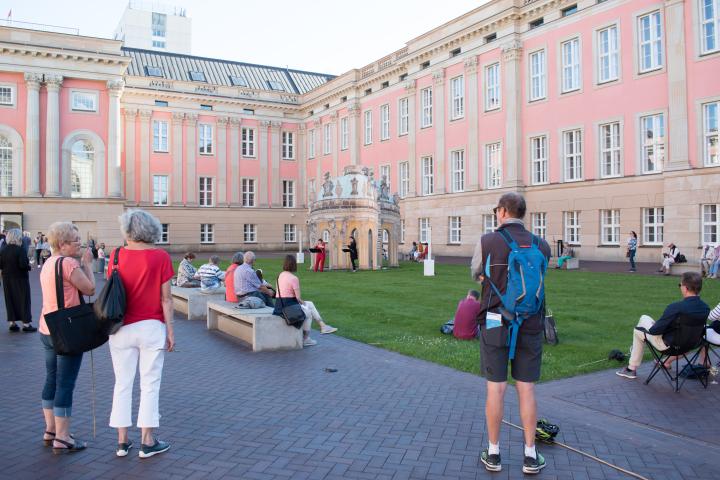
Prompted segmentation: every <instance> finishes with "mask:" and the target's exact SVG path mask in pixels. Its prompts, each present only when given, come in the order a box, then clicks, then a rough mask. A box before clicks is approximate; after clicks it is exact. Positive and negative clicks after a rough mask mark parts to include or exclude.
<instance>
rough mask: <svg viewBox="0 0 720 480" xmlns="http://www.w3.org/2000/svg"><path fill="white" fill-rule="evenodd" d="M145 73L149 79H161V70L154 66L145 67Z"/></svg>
mask: <svg viewBox="0 0 720 480" xmlns="http://www.w3.org/2000/svg"><path fill="white" fill-rule="evenodd" d="M145 71H146V72H147V74H148V76H149V77H162V76H163V69H162V68H160V67H156V66H154V65H145Z"/></svg>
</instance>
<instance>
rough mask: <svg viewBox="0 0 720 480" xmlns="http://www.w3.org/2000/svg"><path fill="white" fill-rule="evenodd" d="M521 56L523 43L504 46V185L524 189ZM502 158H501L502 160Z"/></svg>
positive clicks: (513, 42) (512, 42)
mask: <svg viewBox="0 0 720 480" xmlns="http://www.w3.org/2000/svg"><path fill="white" fill-rule="evenodd" d="M521 57H522V43H521V42H520V40H512V41H511V42H508V43H506V44H505V45H503V46H502V60H503V61H502V63H503V65H502V66H503V69H502V71H501V72H500V75H501V76H502V78H503V80H504V81H503V84H504V86H505V89H504V90H505V91H504V92H503V97H502V101H503V102H504V103H505V112H506V117H505V118H506V119H505V142H504V147H505V158H504V160H505V161H504V163H505V166H506V167H507V168H504V169H503V171H504V172H505V173H504V175H503V177H504V182H503V186H505V187H510V188H517V187H520V186H522V183H523V181H522V148H521V146H522V144H523V143H522V129H521V125H520V108H521V99H522V96H521V93H520V85H521V83H522V82H521V77H520V60H521ZM501 158H502V157H501Z"/></svg>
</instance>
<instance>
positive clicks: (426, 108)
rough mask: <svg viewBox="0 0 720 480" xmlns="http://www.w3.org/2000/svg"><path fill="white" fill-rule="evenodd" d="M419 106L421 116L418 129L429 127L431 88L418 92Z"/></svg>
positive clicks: (431, 102) (431, 106)
mask: <svg viewBox="0 0 720 480" xmlns="http://www.w3.org/2000/svg"><path fill="white" fill-rule="evenodd" d="M420 105H421V106H422V109H421V110H422V116H421V117H420V118H421V122H420V127H421V128H426V127H431V126H432V123H433V110H432V109H433V92H432V87H428V88H423V89H422V90H420Z"/></svg>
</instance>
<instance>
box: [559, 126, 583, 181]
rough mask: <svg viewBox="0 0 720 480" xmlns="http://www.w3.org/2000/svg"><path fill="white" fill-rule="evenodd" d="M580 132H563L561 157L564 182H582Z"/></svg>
mask: <svg viewBox="0 0 720 480" xmlns="http://www.w3.org/2000/svg"><path fill="white" fill-rule="evenodd" d="M582 151H583V148H582V131H581V130H569V131H567V132H563V157H564V166H565V181H566V182H572V181H575V180H582V176H583V172H582V169H583V165H582V155H583V154H582Z"/></svg>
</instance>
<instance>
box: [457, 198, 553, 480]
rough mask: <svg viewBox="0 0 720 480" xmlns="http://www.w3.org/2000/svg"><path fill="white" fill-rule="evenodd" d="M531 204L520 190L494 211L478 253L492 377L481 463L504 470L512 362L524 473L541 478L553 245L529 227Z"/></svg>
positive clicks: (476, 271)
mask: <svg viewBox="0 0 720 480" xmlns="http://www.w3.org/2000/svg"><path fill="white" fill-rule="evenodd" d="M525 211H526V205H525V199H524V198H523V196H522V195H520V194H519V193H515V192H510V193H506V194H504V195H503V196H501V197H500V200H499V201H498V206H497V207H495V209H494V210H493V212H494V214H495V216H496V218H497V224H498V225H499V227H498V228H497V229H496V230H495V231H494V232H491V233H487V234H485V235H483V236H482V238H481V239H480V241H479V242H478V244H477V246H476V247H475V254H474V255H473V259H472V264H471V270H472V276H473V279H474V280H476V281H478V282H480V283H481V284H482V297H481V299H480V303H481V305H482V307H481V310H480V314H479V315H478V323H479V325H480V332H481V336H480V362H481V373H482V375H483V376H484V377H485V378H486V379H487V401H486V403H485V416H486V422H487V428H488V439H489V446H488V449H487V450H485V451H483V452H482V454H481V457H480V459H481V461H482V462H483V464H484V465H485V468H486V469H487V470H489V471H491V472H499V471H501V470H502V463H501V462H500V425H501V423H502V418H503V406H504V399H505V390H506V388H507V373H508V362H510V365H511V367H512V369H511V374H512V376H513V378H514V379H515V382H516V383H515V385H516V388H517V392H518V398H519V401H520V417H521V419H522V424H523V428H524V430H525V432H524V438H525V452H524V457H525V459H524V462H523V468H522V470H523V473H528V474H536V473H539V472H540V470H542V469H543V468H544V467H545V459H544V458H543V456H542V455H540V453H539V452H538V451H537V449H536V448H535V430H536V426H537V405H536V403H535V382H537V381H538V380H539V379H540V364H541V362H542V342H543V311H544V308H545V273H546V271H547V265H548V260H549V258H550V246H549V245H548V244H547V242H546V241H545V240H543V239H541V238H539V237H537V236H535V235H533V234H532V233H531V232H529V231H528V230H526V229H525V226H524V224H523V220H522V219H523V217H524V216H525Z"/></svg>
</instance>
